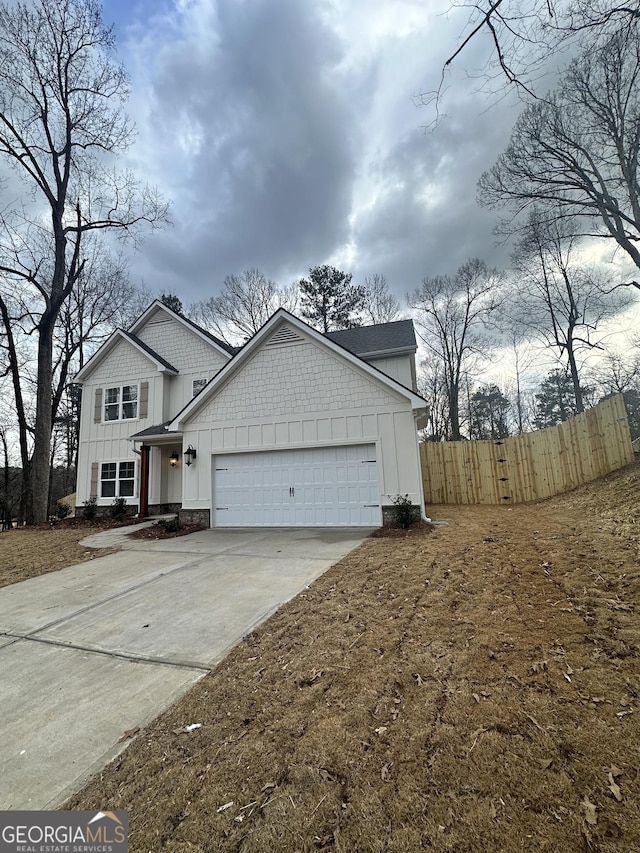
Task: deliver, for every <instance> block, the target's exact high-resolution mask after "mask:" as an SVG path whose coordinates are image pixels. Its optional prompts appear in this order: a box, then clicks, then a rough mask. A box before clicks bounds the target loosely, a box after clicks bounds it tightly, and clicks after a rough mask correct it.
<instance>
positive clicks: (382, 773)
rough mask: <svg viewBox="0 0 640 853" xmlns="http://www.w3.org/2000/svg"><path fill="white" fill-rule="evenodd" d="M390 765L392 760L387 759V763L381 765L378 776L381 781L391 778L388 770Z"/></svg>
mask: <svg viewBox="0 0 640 853" xmlns="http://www.w3.org/2000/svg"><path fill="white" fill-rule="evenodd" d="M392 767H393V761H389V762H388V763H387V764H385V765H384V766H383V768H382V770H381V771H380V778H381V779H382V781H383V782H388V781H389V779H390V778H391V774H390V772H389V771H390V770H391V768H392Z"/></svg>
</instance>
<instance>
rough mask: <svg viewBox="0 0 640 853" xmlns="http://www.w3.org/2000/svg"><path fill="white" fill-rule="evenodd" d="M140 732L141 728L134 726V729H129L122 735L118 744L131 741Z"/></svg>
mask: <svg viewBox="0 0 640 853" xmlns="http://www.w3.org/2000/svg"><path fill="white" fill-rule="evenodd" d="M139 731H140V726H134V727H133V728H132V729H127V731H126V732H125V733H124V734H123V735H122V737H121V738H118V743H124V742H125V740H130V739H131V738H134V737H135V736H136V735H137V734H138V732H139Z"/></svg>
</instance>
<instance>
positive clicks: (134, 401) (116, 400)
mask: <svg viewBox="0 0 640 853" xmlns="http://www.w3.org/2000/svg"><path fill="white" fill-rule="evenodd" d="M137 417H138V386H137V385H121V386H119V387H118V388H106V389H105V392H104V419H105V421H130V420H133V419H135V418H137Z"/></svg>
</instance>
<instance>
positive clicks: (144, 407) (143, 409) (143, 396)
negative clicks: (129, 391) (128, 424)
mask: <svg viewBox="0 0 640 853" xmlns="http://www.w3.org/2000/svg"><path fill="white" fill-rule="evenodd" d="M148 414H149V383H148V382H141V383H140V412H139V415H138V417H141V418H146V417H147V416H148Z"/></svg>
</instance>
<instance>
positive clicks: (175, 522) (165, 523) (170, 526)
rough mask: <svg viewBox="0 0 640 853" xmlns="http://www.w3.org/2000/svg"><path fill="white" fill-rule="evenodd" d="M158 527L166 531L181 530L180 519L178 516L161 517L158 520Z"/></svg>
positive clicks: (174, 531)
mask: <svg viewBox="0 0 640 853" xmlns="http://www.w3.org/2000/svg"><path fill="white" fill-rule="evenodd" d="M158 527H160V528H161V529H162V530H164V532H165V533H177V532H178V530H180V519H179V518H178V517H177V516H176V517H175V518H161V519H159V520H158Z"/></svg>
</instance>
